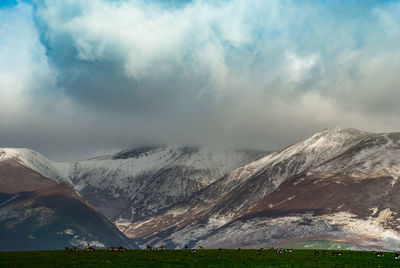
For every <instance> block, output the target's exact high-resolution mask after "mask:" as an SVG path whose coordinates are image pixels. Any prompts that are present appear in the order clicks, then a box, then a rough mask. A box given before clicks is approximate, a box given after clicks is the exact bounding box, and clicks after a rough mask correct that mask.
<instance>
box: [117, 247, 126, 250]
mask: <svg viewBox="0 0 400 268" xmlns="http://www.w3.org/2000/svg"><path fill="white" fill-rule="evenodd" d="M118 251H126V248H124V247H119V248H118Z"/></svg>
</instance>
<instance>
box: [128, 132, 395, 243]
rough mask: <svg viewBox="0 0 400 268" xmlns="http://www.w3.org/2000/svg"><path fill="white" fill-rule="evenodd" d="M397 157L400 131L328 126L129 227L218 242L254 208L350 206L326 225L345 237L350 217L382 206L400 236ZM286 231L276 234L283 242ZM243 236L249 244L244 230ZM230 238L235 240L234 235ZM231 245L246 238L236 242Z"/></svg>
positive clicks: (280, 212)
mask: <svg viewBox="0 0 400 268" xmlns="http://www.w3.org/2000/svg"><path fill="white" fill-rule="evenodd" d="M399 156H400V134H398V133H393V134H374V133H367V132H361V131H357V130H353V129H343V128H334V129H329V130H325V131H323V132H321V133H317V134H315V135H313V136H312V137H310V138H308V139H306V140H304V141H302V142H299V143H297V144H294V145H292V146H290V147H288V148H286V149H284V150H282V151H279V152H274V153H272V154H270V155H267V156H265V157H263V158H260V159H259V160H256V161H254V162H252V163H250V164H248V165H245V166H243V167H240V168H238V169H236V170H234V171H232V172H230V173H229V174H228V175H227V176H224V177H223V178H221V179H219V180H217V181H216V182H214V183H212V184H210V185H209V186H207V187H206V188H204V189H202V190H201V191H199V192H196V193H195V194H194V195H193V196H191V198H190V199H188V200H186V201H185V202H182V203H180V204H179V205H178V206H174V207H172V208H170V209H169V210H167V211H166V212H165V213H162V214H160V215H158V216H156V217H150V218H147V219H145V220H143V221H139V222H136V223H134V224H132V225H131V226H129V228H128V229H127V230H126V231H125V234H127V235H128V236H130V237H133V238H139V239H142V241H143V243H148V242H149V241H152V242H153V243H157V242H159V243H170V244H171V245H175V246H177V247H180V246H182V245H184V244H186V243H189V244H190V243H191V244H192V245H194V244H196V243H197V242H199V241H209V242H207V243H209V245H214V246H215V245H217V243H216V241H217V240H218V239H216V238H215V237H218V234H219V232H222V231H223V230H227V232H228V233H229V232H230V231H229V228H230V226H231V225H230V224H231V223H232V222H235V221H236V220H238V219H242V218H243V222H246V219H247V218H248V217H250V215H258V216H254V217H256V218H257V217H261V218H262V217H265V216H267V218H268V221H270V220H271V219H275V218H279V217H282V216H285V217H286V216H290V215H292V214H294V215H296V216H299V215H300V216H301V215H302V214H304V213H305V212H307V211H311V213H316V214H318V213H322V214H324V215H325V214H327V215H331V213H340V212H348V214H346V215H347V216H348V217H347V216H346V217H347V218H346V217H342V218H346V220H343V221H341V225H340V226H338V224H332V225H329V224H327V225H329V226H328V229H329V228H330V229H335V228H336V229H339V232H338V234H341V237H342V238H343V235H344V234H349V235H350V233H351V231H349V230H351V228H349V224H350V223H352V222H354V221H352V220H351V219H352V217H356V218H357V220H358V221H359V223H361V222H365V223H367V222H368V220H369V218H368V217H369V216H371V213H372V211H374V210H376V213H378V214H376V215H379V213H380V212H382V211H384V210H385V209H389V210H390V211H392V212H393V211H395V213H394V214H393V213H392V214H391V215H392V216H391V217H392V218H390V220H388V221H385V222H381V223H379V224H380V225H379V224H378V225H379V226H380V227H379V228H383V229H385V228H387V230H389V231H390V232H393V233H397V235H393V236H392V237H393V239H394V241H397V240H396V239H397V238H398V232H399V231H400V230H397V229H396V228H397V227H396V222H397V221H398V220H400V219H399V218H397V216H396V217H394V215H397V214H396V213H398V215H400V211H398V212H397V210H398V209H396V207H399V205H400V197H397V196H398V195H396V194H395V192H396V191H397V188H399V187H400V184H399V183H398V182H397V178H398V171H399V167H400V165H399V163H400V162H399ZM360 178H363V179H365V181H360ZM399 189H400V188H399ZM376 215H375V216H374V217H377V216H376ZM315 219H317V218H315ZM318 222H319V221H318V220H316V223H311V225H312V226H311V227H310V228H308V233H307V236H309V237H311V236H312V235H315V236H316V237H318V236H321V233H318V228H316V227H317V226H316V224H317V223H318ZM300 225H301V224H300ZM154 226H157V228H154ZM266 226H267V225H266ZM293 228H295V227H293ZM299 228H300V227H299ZM379 228H378V229H379ZM245 229H246V228H244V229H243V230H242V231H243V233H244V234H245V233H246V230H245ZM336 229H335V230H336ZM284 233H285V232H284V231H282V232H281V233H277V236H278V237H279V236H281V238H282V239H283V240H282V241H284V240H285V239H284V238H285V236H284ZM356 233H357V231H355V232H354V234H355V235H356ZM339 236H340V235H339ZM212 237H214V238H212ZM231 237H232V238H231ZM243 237H244V240H242V242H243V243H244V244H245V243H246V239H245V237H246V235H243ZM261 237H263V236H261ZM294 237H295V236H293V237H290V236H288V237H286V238H287V239H289V238H290V239H294ZM210 239H211V240H210ZM213 239H214V240H213ZM215 239H216V240H215ZM224 239H225V240H230V239H233V236H228V237H226V238H224ZM265 239H267V238H265ZM337 239H338V238H337ZM365 239H366V238H365ZM371 239H376V240H379V239H381V240H382V239H383V238H382V237H380V236H376V237H374V238H371ZM385 239H387V238H385ZM267 240H268V239H267ZM267 240H266V241H267ZM366 240H368V239H366ZM211 241H213V242H211ZM282 241H281V242H282ZM231 242H232V241H231ZM264 242H265V241H264ZM364 242H365V241H364ZM207 243H206V244H207ZM393 243H394V244H396V243H397V242H393ZM393 243H392V244H393ZM394 244H393V245H394ZM242 245H243V244H242ZM386 245H388V244H386ZM231 246H240V244H239V245H238V244H237V243H236V244H235V243H233V242H232V243H231Z"/></svg>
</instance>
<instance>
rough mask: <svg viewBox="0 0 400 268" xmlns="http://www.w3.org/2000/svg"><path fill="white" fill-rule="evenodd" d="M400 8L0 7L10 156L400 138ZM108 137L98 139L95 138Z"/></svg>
mask: <svg viewBox="0 0 400 268" xmlns="http://www.w3.org/2000/svg"><path fill="white" fill-rule="evenodd" d="M399 10H400V3H399V1H385V2H379V3H378V2H372V1H371V2H368V1H367V2H365V3H364V2H363V3H359V2H351V1H350V2H346V3H344V2H329V3H327V2H325V1H320V2H312V3H311V2H309V1H289V0H287V1H277V0H255V1H252V2H251V4H250V3H249V2H247V1H241V0H230V1H185V2H180V4H177V2H176V1H167V2H165V1H141V0H126V1H109V0H93V1H78V0H71V1H60V0H52V1H51V0H34V1H33V3H29V2H21V3H19V4H18V5H17V6H9V7H6V8H3V9H0V21H1V26H0V34H1V36H3V37H5V38H2V39H0V48H1V49H0V77H1V80H0V81H1V82H0V105H1V106H0V112H1V113H2V116H1V117H0V136H1V140H2V143H1V145H2V146H27V147H32V148H34V149H37V150H39V151H42V152H44V153H47V154H50V155H53V156H56V157H60V155H63V154H67V153H66V152H68V154H69V155H73V154H78V155H82V156H84V155H88V154H89V153H91V152H95V151H104V150H105V151H108V150H114V149H118V148H123V147H126V146H129V145H131V144H135V143H139V142H156V143H160V142H173V143H214V144H215V143H216V144H220V143H227V144H229V145H238V146H251V147H259V148H266V149H270V148H279V147H282V146H285V145H287V144H289V143H292V142H293V141H296V140H298V139H300V138H303V137H306V136H308V135H310V134H312V133H313V132H315V131H318V130H321V129H323V128H326V127H333V126H336V125H341V126H349V127H355V128H360V129H365V130H371V131H395V130H398V126H399V123H400V122H399V121H400V119H398V118H397V116H396V115H397V114H398V113H399V112H400V106H399V105H398V104H397V100H398V99H399V97H400V91H399V90H398V85H399V84H400V83H399V82H400V81H399V80H400V78H399V77H398V74H397V73H398V70H399V67H400V66H399V65H400V50H399V48H398V43H399V41H400V26H399V25H400V21H399V17H400V16H399ZM94 137H96V138H94Z"/></svg>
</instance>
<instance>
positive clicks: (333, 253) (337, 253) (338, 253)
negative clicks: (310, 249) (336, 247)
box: [332, 251, 343, 256]
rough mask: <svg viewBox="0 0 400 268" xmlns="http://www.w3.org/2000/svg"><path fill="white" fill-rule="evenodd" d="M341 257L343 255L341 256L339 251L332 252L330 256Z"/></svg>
mask: <svg viewBox="0 0 400 268" xmlns="http://www.w3.org/2000/svg"><path fill="white" fill-rule="evenodd" d="M342 255H343V254H342V252H341V251H338V252H336V251H332V256H342Z"/></svg>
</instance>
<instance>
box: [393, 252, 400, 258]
mask: <svg viewBox="0 0 400 268" xmlns="http://www.w3.org/2000/svg"><path fill="white" fill-rule="evenodd" d="M394 259H395V260H399V259H400V252H396V253H395V254H394Z"/></svg>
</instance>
